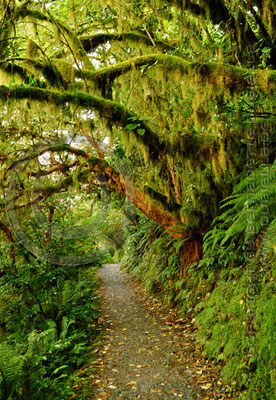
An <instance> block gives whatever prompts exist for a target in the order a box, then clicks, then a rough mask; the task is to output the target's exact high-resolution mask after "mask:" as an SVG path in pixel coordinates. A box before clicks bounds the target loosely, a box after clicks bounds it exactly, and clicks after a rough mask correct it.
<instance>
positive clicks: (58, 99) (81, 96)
mask: <svg viewBox="0 0 276 400" xmlns="http://www.w3.org/2000/svg"><path fill="white" fill-rule="evenodd" d="M0 98H1V99H3V100H8V99H9V98H11V99H29V100H38V101H41V102H48V103H53V104H56V105H62V104H66V103H71V104H76V105H78V106H80V107H83V108H86V109H95V110H98V111H99V112H101V116H102V118H105V119H106V120H108V121H109V122H110V123H113V124H115V125H120V126H121V127H122V128H124V127H125V126H126V125H127V124H128V123H129V119H131V118H137V115H136V114H134V113H133V112H131V111H128V110H127V109H126V108H125V107H123V106H121V105H120V104H118V103H116V102H114V101H110V100H105V99H102V98H99V97H94V96H91V95H89V94H85V93H80V92H76V93H69V92H58V91H54V90H46V89H40V88H33V87H22V86H20V85H15V86H13V87H12V88H8V87H7V86H4V85H2V86H0ZM140 129H143V130H144V134H143V135H140V134H139V132H141V131H140ZM138 130H139V132H138ZM127 132H128V133H129V131H127ZM132 132H133V134H134V135H135V138H136V140H137V142H138V143H141V145H143V146H145V147H146V148H147V149H148V153H149V156H150V157H151V158H152V159H156V158H158V156H159V153H160V152H162V150H164V144H163V143H162V142H160V140H159V138H158V136H157V134H155V133H154V132H153V131H152V130H151V129H150V128H149V127H148V126H147V125H146V124H145V122H143V121H141V123H140V126H139V127H138V126H137V127H136V128H135V129H133V131H132Z"/></svg>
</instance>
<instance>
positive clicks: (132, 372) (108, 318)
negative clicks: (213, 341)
mask: <svg viewBox="0 0 276 400" xmlns="http://www.w3.org/2000/svg"><path fill="white" fill-rule="evenodd" d="M99 275H100V278H101V280H102V287H101V296H102V319H103V331H104V338H103V342H104V343H103V345H104V347H103V349H102V350H101V351H100V354H99V357H98V360H97V363H96V364H95V367H96V368H97V371H98V372H97V375H96V377H95V383H94V389H95V390H93V392H94V397H93V398H95V399H96V400H106V399H109V400H119V399H125V400H134V399H142V400H151V399H160V400H161V399H162V400H170V399H178V398H182V399H185V400H190V399H204V400H205V399H206V400H207V399H218V398H225V396H224V395H222V396H221V395H220V394H219V391H218V389H217V388H215V386H216V385H215V386H214V380H217V379H218V378H217V376H215V377H214V374H213V372H212V368H210V367H209V366H208V365H206V363H205V362H204V361H202V360H201V362H202V363H203V365H201V364H200V363H199V362H198V360H194V359H193V347H194V346H193V338H192V337H193V335H192V334H191V333H187V332H186V333H185V329H182V330H181V331H180V330H179V324H178V325H177V324H173V323H172V322H169V321H168V320H167V315H168V313H167V314H166V315H162V313H161V314H160V313H158V312H156V310H152V307H151V308H149V307H148V306H147V304H146V303H145V302H144V301H143V300H144V299H142V295H141V290H139V288H138V287H137V285H136V284H134V283H133V282H132V281H131V280H130V278H129V277H128V276H127V275H126V274H125V273H124V272H122V271H120V265H119V264H106V265H104V266H103V267H102V268H101V269H100V272H99ZM191 357H192V358H191ZM191 362H192V365H191V364H190V363H191ZM210 370H211V371H210ZM215 375H216V374H215ZM208 379H209V382H212V383H208Z"/></svg>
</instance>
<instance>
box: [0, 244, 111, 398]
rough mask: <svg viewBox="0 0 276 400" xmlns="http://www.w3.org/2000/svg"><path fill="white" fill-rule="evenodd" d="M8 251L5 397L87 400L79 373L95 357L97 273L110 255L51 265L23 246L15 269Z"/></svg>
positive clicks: (1, 348) (3, 294)
mask: <svg viewBox="0 0 276 400" xmlns="http://www.w3.org/2000/svg"><path fill="white" fill-rule="evenodd" d="M2 250H3V256H2V257H1V260H0V261H1V269H0V302H1V303H0V305H1V307H0V321H1V325H0V328H1V331H0V333H1V336H0V339H1V344H0V399H2V400H4V399H5V400H18V399H21V400H31V399H32V400H33V399H36V400H40V399H41V400H42V399H47V400H48V399H49V400H51V399H55V400H56V399H57V400H58V399H60V400H61V399H69V398H71V396H74V398H75V397H76V396H78V397H77V398H78V399H84V398H86V394H85V390H86V389H87V388H85V387H84V386H85V385H82V380H83V379H81V378H80V376H79V375H80V374H81V369H82V368H83V367H84V366H85V365H86V364H87V363H89V362H91V359H93V343H94V342H95V340H97V337H98V327H97V319H98V316H99V299H98V296H97V294H96V288H97V285H98V284H97V277H96V271H97V269H98V266H99V263H100V262H103V261H105V258H106V257H104V256H103V258H102V259H101V260H98V262H95V263H94V264H93V265H89V266H62V265H50V264H47V263H46V262H42V261H41V262H39V261H38V260H36V259H30V256H29V255H28V253H27V252H26V250H25V249H23V248H22V249H21V253H22V254H21V255H22V257H21V258H20V257H19V256H18V255H17V259H18V261H17V263H16V265H14V266H13V268H11V266H10V263H9V260H8V259H7V257H6V258H5V250H6V249H4V248H2ZM23 253H24V254H23ZM23 256H25V258H24V257H23ZM20 259H21V262H20V261H19V260H20ZM24 260H25V261H24ZM106 260H109V258H108V257H107V258H106Z"/></svg>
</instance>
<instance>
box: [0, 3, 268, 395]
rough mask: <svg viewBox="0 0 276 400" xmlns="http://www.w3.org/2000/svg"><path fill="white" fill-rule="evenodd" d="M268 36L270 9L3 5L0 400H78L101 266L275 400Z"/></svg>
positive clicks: (244, 384) (233, 380) (243, 382)
mask: <svg viewBox="0 0 276 400" xmlns="http://www.w3.org/2000/svg"><path fill="white" fill-rule="evenodd" d="M275 26H276V14H275V2H274V1H273V0H251V1H244V0H174V1H170V0H132V1H130V0H129V1H128V0H104V1H91V0H83V1H80V0H52V1H45V0H25V1H19V0H0V102H1V121H0V175H1V187H0V207H1V215H0V248H1V255H0V340H1V345H0V347H1V348H0V399H3V400H4V399H14V400H16V399H36V400H39V399H47V400H48V399H69V398H71V396H73V397H72V398H80V399H81V398H83V399H84V398H87V397H85V396H86V394H85V390H86V389H85V378H83V380H82V385H81V384H80V376H81V374H80V372H79V371H80V369H81V368H82V367H83V366H84V365H87V364H89V360H91V359H92V358H93V348H94V346H95V343H96V342H97V340H98V337H99V328H98V323H97V321H98V317H99V315H100V306H99V297H98V294H97V287H98V278H97V275H96V272H97V270H98V268H99V267H100V266H101V265H102V264H103V263H105V262H109V261H111V260H112V259H116V260H118V261H119V262H122V263H123V265H124V268H125V270H126V271H127V272H128V273H130V274H131V275H132V276H133V277H134V278H135V279H137V280H138V281H140V282H141V283H142V284H143V285H144V286H145V288H146V289H147V290H148V292H149V293H151V294H154V295H155V296H157V297H159V298H160V299H162V301H163V302H164V303H166V304H167V306H168V307H176V308H177V310H178V312H179V314H180V315H181V316H185V318H190V320H191V321H193V323H194V324H195V335H196V339H197V344H198V346H199V347H200V348H201V349H202V352H203V355H204V357H206V358H209V359H212V360H214V363H216V364H218V365H220V369H221V377H222V380H223V382H225V383H227V384H228V385H230V386H231V387H233V388H234V389H235V390H238V391H239V392H240V397H239V398H241V399H248V400H251V399H252V400H254V399H255V400H258V399H272V398H273V396H274V393H275V390H276V373H275V369H274V367H275V336H274V335H275V296H274V297H273V295H274V292H275V264H276V263H275V261H276V255H275V252H276V224H275V222H276V212H275V211H276V200H275V199H276V196H275V194H276V164H275V144H276V140H275V139H276V138H275V133H274V130H275V106H274V95H275V82H276V71H275V68H276V51H275V29H273V28H275ZM273 311H274V313H273ZM86 374H87V372H86ZM83 382H84V383H83ZM81 386H84V387H83V388H80V387H81ZM76 388H77V389H76Z"/></svg>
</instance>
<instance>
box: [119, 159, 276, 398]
mask: <svg viewBox="0 0 276 400" xmlns="http://www.w3.org/2000/svg"><path fill="white" fill-rule="evenodd" d="M275 177H276V174H275V163H274V164H270V165H267V166H260V167H259V168H258V169H256V170H255V171H254V172H253V173H251V174H249V175H248V176H246V177H244V178H242V179H241V181H240V182H239V183H238V184H237V185H235V186H234V188H233V193H232V195H231V196H229V197H228V198H226V199H225V200H224V201H223V204H222V206H221V209H222V214H221V215H219V216H218V217H217V218H216V219H215V220H214V222H213V229H212V230H210V231H209V232H208V233H207V234H206V235H205V240H204V246H203V248H204V255H203V258H202V260H201V261H200V262H199V263H198V265H191V266H183V265H182V263H181V249H182V248H183V242H181V241H175V240H172V239H171V238H170V236H169V235H167V234H164V232H161V231H160V230H158V227H157V225H156V224H154V223H153V222H152V221H149V220H148V219H146V218H145V217H144V218H141V219H140V220H139V223H138V224H137V225H136V226H133V227H132V228H131V230H130V231H129V234H128V237H127V240H126V243H125V246H124V250H125V261H124V262H125V264H126V266H127V270H128V271H130V272H131V274H132V275H133V276H135V277H136V278H138V279H139V280H141V282H142V283H143V284H144V285H145V287H146V288H147V289H148V290H149V291H150V292H152V293H156V294H158V295H160V296H161V298H162V299H163V300H165V301H166V303H167V304H169V305H170V306H175V305H177V306H178V309H179V312H180V313H181V314H182V315H186V316H187V315H191V317H193V318H195V321H196V325H197V327H198V333H197V341H198V345H199V346H202V347H203V351H204V354H205V355H206V357H210V358H213V359H215V360H216V361H217V362H218V363H221V365H222V366H223V368H222V371H221V374H222V378H223V380H224V382H226V383H228V384H230V385H232V386H233V387H234V388H238V389H239V390H240V392H241V396H240V397H239V398H241V399H246V400H249V399H250V400H255V399H256V400H264V399H269V400H270V399H271V400H272V399H273V396H274V393H275V389H276V387H275V369H274V360H275V346H274V344H275V328H276V320H275V313H274V312H273V310H275V305H276V304H275V290H276V287H275V278H276V277H275V272H276V270H275V266H276V256H275V243H276V224H275V222H276V220H275V218H274V215H275V210H276V207H275V205H276V203H275V187H276V185H275ZM249 188H251V189H252V190H249ZM250 223H252V226H254V230H250V226H249V225H250ZM250 243H251V244H252V243H254V245H255V249H254V251H253V253H252V249H251V247H249V244H250ZM249 250H251V252H250V251H249Z"/></svg>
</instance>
